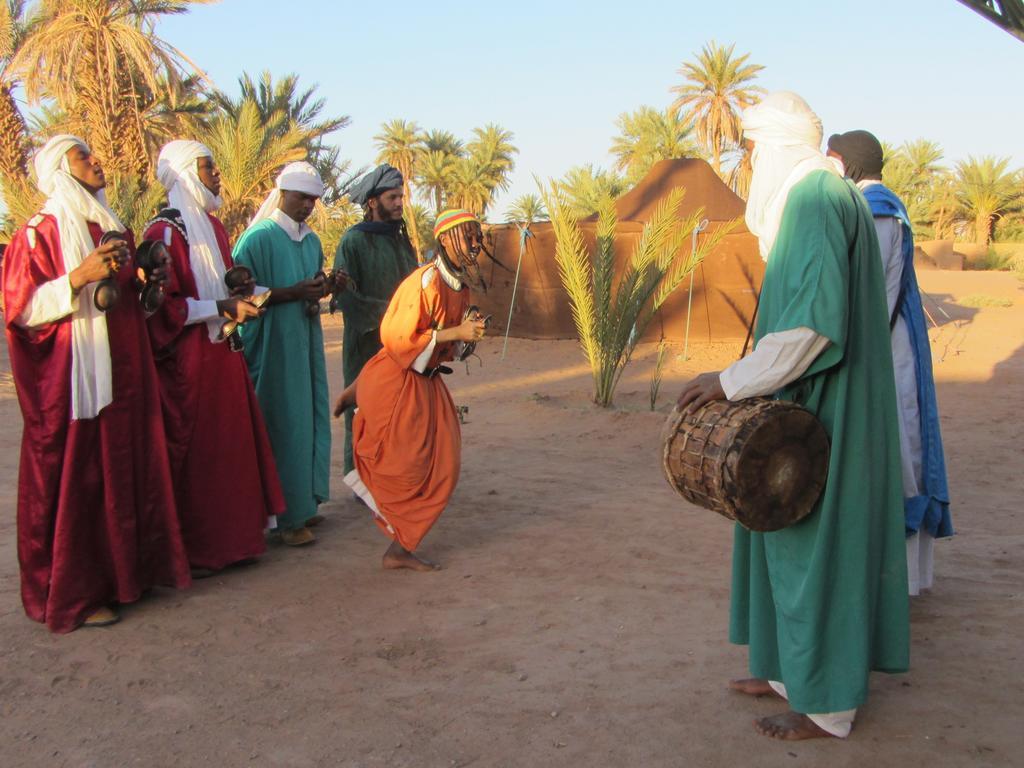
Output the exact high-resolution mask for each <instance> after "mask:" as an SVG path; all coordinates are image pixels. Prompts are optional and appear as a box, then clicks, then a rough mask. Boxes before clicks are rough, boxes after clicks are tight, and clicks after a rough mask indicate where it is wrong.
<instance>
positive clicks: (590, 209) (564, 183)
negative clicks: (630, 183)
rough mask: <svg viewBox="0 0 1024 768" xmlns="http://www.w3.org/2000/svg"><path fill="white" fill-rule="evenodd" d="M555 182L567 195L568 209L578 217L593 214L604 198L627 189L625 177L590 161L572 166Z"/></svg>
mask: <svg viewBox="0 0 1024 768" xmlns="http://www.w3.org/2000/svg"><path fill="white" fill-rule="evenodd" d="M555 184H556V186H557V187H558V190H559V192H561V193H562V194H563V195H564V196H565V205H566V209H567V210H568V211H569V212H570V213H571V214H572V215H573V216H575V217H576V218H578V219H585V218H587V217H588V216H593V215H594V214H595V213H597V212H598V209H599V208H600V207H601V201H602V200H604V199H605V198H608V197H610V198H612V199H614V198H616V197H618V196H619V195H621V194H622V193H623V192H625V191H626V180H625V179H624V178H623V177H621V176H619V175H618V174H616V173H614V172H611V173H609V172H608V171H604V170H601V169H600V168H595V167H594V166H593V165H591V164H589V163H588V164H587V165H578V166H575V167H573V168H570V169H569V171H568V172H567V173H566V174H565V176H564V177H562V179H561V180H559V181H557V182H555Z"/></svg>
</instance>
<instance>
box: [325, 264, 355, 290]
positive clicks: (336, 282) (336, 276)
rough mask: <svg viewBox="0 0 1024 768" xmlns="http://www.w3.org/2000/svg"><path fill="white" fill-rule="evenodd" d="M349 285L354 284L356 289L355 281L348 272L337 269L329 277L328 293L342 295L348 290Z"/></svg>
mask: <svg viewBox="0 0 1024 768" xmlns="http://www.w3.org/2000/svg"><path fill="white" fill-rule="evenodd" d="M349 283H352V287H353V288H354V287H355V281H354V280H352V278H351V277H350V276H349V274H348V273H347V272H344V271H342V270H340V269H336V270H334V271H333V272H331V274H330V276H329V282H328V285H327V290H328V293H341V292H342V291H344V290H345V289H346V288H348V285H349Z"/></svg>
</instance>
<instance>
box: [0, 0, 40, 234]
mask: <svg viewBox="0 0 1024 768" xmlns="http://www.w3.org/2000/svg"><path fill="white" fill-rule="evenodd" d="M27 31H28V19H27V17H26V14H25V2H24V0H0V192H2V194H3V199H4V203H5V205H6V207H7V213H8V218H9V221H8V222H7V226H5V227H4V229H5V230H7V232H8V234H9V233H10V231H13V229H14V228H15V227H16V226H17V225H19V224H21V222H23V221H25V220H26V219H27V218H28V217H29V216H31V215H32V214H33V213H34V212H35V210H36V208H37V207H38V203H39V198H38V195H37V193H36V191H35V189H34V188H33V187H32V185H31V183H30V182H29V180H28V151H29V138H28V131H27V129H26V126H25V118H24V116H23V115H22V114H21V110H20V109H19V107H18V102H17V101H16V100H15V98H14V89H15V88H16V87H17V84H18V80H17V77H16V76H15V73H14V71H13V69H12V67H11V62H12V60H13V59H14V57H15V56H16V55H17V53H18V51H19V50H20V48H21V45H22V43H23V42H24V40H25V34H26V32H27Z"/></svg>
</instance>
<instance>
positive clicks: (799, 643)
mask: <svg viewBox="0 0 1024 768" xmlns="http://www.w3.org/2000/svg"><path fill="white" fill-rule="evenodd" d="M743 131H744V135H745V137H746V138H747V140H748V141H750V142H752V143H753V154H752V162H753V170H754V174H753V179H752V182H751V188H750V197H749V200H748V203H747V212H746V222H747V226H748V227H749V229H750V231H751V232H752V233H753V234H755V235H756V236H757V237H758V241H759V245H760V249H761V255H762V258H764V259H765V260H766V261H767V267H766V271H765V278H764V284H763V286H762V290H761V298H760V308H759V317H758V324H757V333H756V340H757V341H756V345H755V348H754V351H753V352H752V353H751V354H750V355H748V356H747V357H746V358H744V359H743V360H740V361H739V362H737V363H734V364H733V365H731V366H729V368H727V369H726V370H724V371H722V372H720V373H718V372H716V373H704V374H701V375H700V376H698V377H697V378H696V379H694V380H693V381H691V382H689V384H687V385H686V387H685V388H684V389H683V392H682V394H681V395H680V398H679V405H680V407H683V408H689V409H691V410H696V409H697V408H700V407H701V406H703V405H704V404H705V403H708V402H710V401H711V400H721V399H729V400H743V399H745V398H749V397H756V396H765V395H767V396H774V397H776V398H778V399H781V400H787V401H793V402H796V403H798V404H799V405H801V406H803V407H804V408H806V409H807V410H809V411H810V412H811V413H813V414H814V415H815V416H817V418H818V419H819V420H820V421H821V422H822V424H823V425H824V427H825V429H826V431H827V432H828V434H829V438H830V441H831V451H830V455H829V469H828V479H827V481H826V484H825V489H824V491H823V492H822V495H821V498H820V500H819V502H818V504H817V506H816V508H815V509H814V511H813V512H812V513H811V514H810V515H808V516H807V517H805V518H804V519H803V520H801V521H799V522H797V523H795V524H794V525H791V526H790V527H788V528H784V529H782V530H778V531H773V532H771V533H755V532H752V531H749V530H747V529H745V528H743V527H741V526H739V525H737V527H736V532H735V541H734V549H733V588H732V605H731V611H730V630H729V639H730V641H731V642H734V643H738V644H742V645H749V646H750V671H751V674H752V675H753V677H752V678H749V679H744V680H734V681H732V682H731V683H730V688H732V689H733V690H736V691H739V692H741V693H747V694H751V695H756V696H760V695H763V694H774V695H778V696H780V697H783V698H786V699H788V701H789V704H790V707H791V711H788V712H784V713H782V714H780V715H775V716H772V717H765V718H760V719H758V720H756V721H755V727H756V728H757V730H758V732H760V733H762V734H764V735H766V736H771V737H773V738H777V739H786V740H794V739H807V738H817V737H823V736H838V737H840V738H843V737H846V736H847V735H848V734H849V732H850V729H851V727H852V724H853V719H854V716H855V714H856V711H857V708H858V707H859V706H861V704H863V702H864V700H865V698H866V697H867V690H868V678H869V674H870V672H871V671H872V670H880V671H885V672H902V671H905V670H906V669H907V667H908V665H909V616H908V605H907V573H906V561H905V552H904V541H903V539H904V536H903V499H902V489H901V484H900V449H899V434H898V427H897V413H896V393H895V387H894V383H893V369H892V358H891V355H890V352H889V345H888V344H885V343H881V342H880V340H882V339H888V336H889V333H888V312H887V306H886V294H885V279H884V275H883V272H882V266H881V260H880V257H879V253H878V239H877V236H876V235H875V231H874V224H873V221H872V216H871V211H870V209H869V208H868V207H867V205H866V203H865V201H864V199H863V197H862V196H861V195H860V194H859V193H858V192H857V190H856V187H855V186H854V185H853V184H851V183H849V182H846V181H844V180H843V179H842V177H841V176H840V174H839V173H838V171H837V169H836V167H835V166H834V165H833V164H832V163H831V162H830V161H829V160H828V159H827V158H826V157H825V156H824V155H823V154H822V152H821V149H820V145H821V140H822V128H821V121H820V120H819V119H818V117H817V116H816V115H815V114H814V113H813V112H812V111H811V109H810V108H809V107H808V106H807V104H806V103H805V102H804V101H803V99H801V98H800V97H799V96H797V95H796V94H793V93H787V92H779V93H774V94H771V95H769V96H768V97H767V98H765V100H764V101H763V102H761V103H760V104H758V105H755V106H753V107H750V108H749V109H748V110H746V112H744V114H743Z"/></svg>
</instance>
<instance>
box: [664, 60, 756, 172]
mask: <svg viewBox="0 0 1024 768" xmlns="http://www.w3.org/2000/svg"><path fill="white" fill-rule="evenodd" d="M735 48H736V46H735V44H734V45H730V46H729V47H728V48H727V47H725V46H723V45H719V44H718V43H716V42H715V41H714V40H712V41H711V42H710V43H707V44H706V45H705V46H704V49H703V50H702V51H701V53H699V54H698V55H697V60H696V61H694V62H683V65H682V66H681V67H680V68H679V70H678V72H679V74H680V75H682V76H683V78H684V79H685V82H683V83H682V84H680V85H675V86H673V87H672V89H671V90H672V93H676V94H678V96H677V97H676V100H675V101H673V102H672V107H671V109H672V110H673V111H676V112H682V113H683V114H682V118H683V120H684V121H685V122H686V123H690V124H692V125H693V126H695V128H696V130H697V139H698V140H699V141H700V142H701V144H702V145H703V146H705V147H706V148H707V149H708V150H709V151H710V152H711V157H712V165H713V166H714V169H715V172H716V173H718V174H719V175H720V176H721V173H722V163H721V158H722V153H723V152H725V151H726V150H727V149H728V148H729V147H732V146H735V145H737V144H739V141H740V134H741V130H740V115H739V113H740V112H741V111H742V110H744V109H746V108H747V107H749V106H751V105H752V104H756V103H757V102H758V101H760V94H762V93H764V89H763V88H761V87H759V86H756V85H753V84H752V83H753V81H754V79H755V78H756V77H757V73H758V72H760V71H761V70H762V69H764V67H763V66H761V65H760V64H747V63H746V62H747V59H748V58H750V54H749V53H745V54H743V55H742V56H735V57H734V56H733V51H734V50H735ZM684 110H685V111H684Z"/></svg>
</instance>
